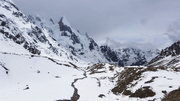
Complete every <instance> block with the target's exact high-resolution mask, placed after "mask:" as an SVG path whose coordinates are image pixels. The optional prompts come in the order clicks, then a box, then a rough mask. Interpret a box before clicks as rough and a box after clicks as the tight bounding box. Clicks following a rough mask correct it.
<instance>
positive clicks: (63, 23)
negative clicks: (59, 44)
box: [59, 15, 72, 34]
mask: <svg viewBox="0 0 180 101" xmlns="http://www.w3.org/2000/svg"><path fill="white" fill-rule="evenodd" d="M59 28H60V31H68V32H69V33H71V34H72V28H71V25H70V23H69V22H68V21H67V19H66V17H65V16H64V15H63V16H62V17H61V19H60V21H59Z"/></svg>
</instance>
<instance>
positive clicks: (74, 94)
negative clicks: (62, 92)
mask: <svg viewBox="0 0 180 101" xmlns="http://www.w3.org/2000/svg"><path fill="white" fill-rule="evenodd" d="M83 75H84V77H82V78H77V79H74V81H73V82H72V83H71V86H72V87H73V88H74V93H73V96H72V97H71V100H57V101H77V100H78V99H79V98H80V95H79V94H78V89H77V88H76V87H75V85H74V84H75V83H76V82H77V81H78V80H82V79H85V78H87V75H86V71H84V74H83Z"/></svg>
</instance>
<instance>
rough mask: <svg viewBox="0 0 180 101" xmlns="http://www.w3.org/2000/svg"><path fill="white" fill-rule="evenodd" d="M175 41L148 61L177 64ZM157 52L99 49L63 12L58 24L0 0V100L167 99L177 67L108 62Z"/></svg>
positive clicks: (135, 60) (139, 60) (175, 88)
mask: <svg viewBox="0 0 180 101" xmlns="http://www.w3.org/2000/svg"><path fill="white" fill-rule="evenodd" d="M179 44H180V42H177V43H175V44H173V45H172V46H170V47H168V48H167V49H165V50H163V51H162V52H161V54H160V55H159V56H157V57H156V58H157V61H155V60H156V58H155V60H152V61H154V63H155V64H156V62H158V61H161V60H163V59H166V60H167V59H169V60H170V61H171V60H172V62H167V63H168V64H166V66H170V67H172V66H171V65H174V63H175V64H178V63H180V62H179V61H177V59H178V57H179V54H180V53H179ZM156 54H158V50H157V51H148V52H143V51H142V50H137V49H134V48H124V49H111V48H110V47H108V46H101V47H99V46H98V45H97V44H96V42H95V41H94V40H93V39H92V38H90V37H89V36H88V35H87V34H85V35H83V34H81V33H80V32H79V31H77V30H75V29H73V28H72V27H71V25H70V24H69V22H68V21H67V20H66V18H65V17H64V16H63V17H61V19H60V21H59V23H56V22H54V21H53V20H52V19H50V20H48V21H47V20H45V19H43V18H41V17H38V16H37V17H32V16H28V17H27V16H25V15H24V14H23V13H22V12H21V11H20V10H19V9H18V8H17V7H16V6H15V5H14V4H13V2H12V1H11V0H0V101H127V100H130V101H137V100H140V101H147V100H153V101H160V100H161V99H162V98H164V96H166V97H167V98H168V99H169V98H170V99H171V98H172V95H179V94H178V93H176V92H179V86H180V84H179V81H178V80H179V78H180V69H179V68H166V67H154V68H153V67H143V66H134V67H133V66H129V67H119V66H117V65H114V64H109V63H115V64H118V63H119V65H133V64H134V65H141V64H144V63H146V62H147V61H149V59H150V58H152V57H153V56H155V55H156ZM158 57H160V58H158ZM169 57H171V58H169ZM173 59H175V61H173ZM108 61H109V63H98V62H108ZM121 61H122V62H121ZM152 61H151V62H150V63H152ZM162 62H163V63H165V62H164V61H162ZM93 63H97V64H93ZM121 63H122V64H121ZM158 63H159V62H158ZM169 64H171V65H169ZM155 66H157V65H155ZM158 66H160V65H158ZM174 93H175V94H174ZM167 95H169V96H167ZM166 97H165V98H164V99H166ZM178 98H179V96H174V97H173V99H178ZM178 100H179V99H178Z"/></svg>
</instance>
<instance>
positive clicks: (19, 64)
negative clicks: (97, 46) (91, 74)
mask: <svg viewBox="0 0 180 101" xmlns="http://www.w3.org/2000/svg"><path fill="white" fill-rule="evenodd" d="M0 57H1V58H0V63H1V64H2V65H1V66H0V82H1V83H0V89H1V90H0V101H54V100H59V99H70V98H71V96H72V95H73V92H74V89H73V88H72V87H71V83H72V82H73V80H74V79H75V78H79V77H83V73H84V72H83V71H79V70H77V69H74V67H73V66H72V65H70V64H69V62H60V61H59V63H61V64H62V65H58V64H56V63H54V62H52V61H51V60H49V59H48V58H43V57H31V56H25V55H12V54H0ZM66 64H67V65H70V66H71V67H67V66H65V65H66ZM2 66H4V67H5V68H7V69H8V73H6V71H7V70H5V69H4V68H2ZM82 68H83V67H82ZM27 87H28V88H29V89H27Z"/></svg>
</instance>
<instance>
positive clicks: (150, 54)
mask: <svg viewBox="0 0 180 101" xmlns="http://www.w3.org/2000/svg"><path fill="white" fill-rule="evenodd" d="M100 48H101V52H102V53H103V54H104V56H105V57H106V59H107V60H108V61H109V62H110V63H115V64H117V65H119V66H139V65H144V64H146V63H147V62H149V61H150V60H151V59H152V58H154V57H155V56H157V55H158V54H159V53H160V51H159V50H158V49H157V50H154V51H151V50H149V51H143V50H140V49H135V48H121V49H113V48H111V47H110V46H107V45H105V46H101V47H100Z"/></svg>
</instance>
